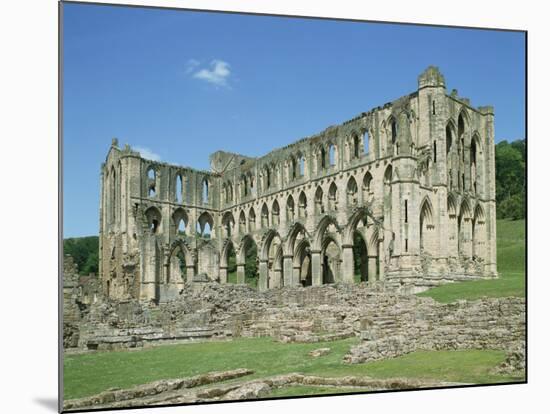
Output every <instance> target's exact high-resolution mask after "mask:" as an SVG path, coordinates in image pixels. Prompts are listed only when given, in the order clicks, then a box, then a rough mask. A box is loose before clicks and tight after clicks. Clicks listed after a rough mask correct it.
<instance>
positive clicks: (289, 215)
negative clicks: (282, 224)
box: [286, 196, 294, 222]
mask: <svg viewBox="0 0 550 414" xmlns="http://www.w3.org/2000/svg"><path fill="white" fill-rule="evenodd" d="M286 219H287V222H291V221H293V220H294V199H293V198H292V196H288V199H287V200H286Z"/></svg>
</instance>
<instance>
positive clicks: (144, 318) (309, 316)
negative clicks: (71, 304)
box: [66, 283, 525, 362]
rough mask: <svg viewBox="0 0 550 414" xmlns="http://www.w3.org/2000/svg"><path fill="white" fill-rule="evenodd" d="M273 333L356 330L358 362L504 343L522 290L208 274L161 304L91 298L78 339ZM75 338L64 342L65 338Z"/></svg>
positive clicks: (102, 345) (520, 334) (512, 336)
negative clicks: (242, 281) (272, 281)
mask: <svg viewBox="0 0 550 414" xmlns="http://www.w3.org/2000/svg"><path fill="white" fill-rule="evenodd" d="M241 336H242V337H257V336H272V337H274V338H275V339H277V340H279V341H283V342H319V341H327V340H334V339H340V338H344V337H349V336H359V337H361V338H362V342H361V344H360V345H358V346H356V347H354V348H353V349H352V350H351V351H350V354H349V355H348V357H347V360H348V361H349V362H362V361H367V360H374V359H379V358H384V357H390V356H396V355H400V354H403V353H407V352H411V351H413V350H415V349H419V348H423V349H462V348H491V349H508V348H510V347H512V346H515V345H517V344H518V343H519V342H521V341H522V340H523V338H524V337H525V302H524V299H521V298H500V299H488V298H484V299H480V300H476V301H471V302H466V301H459V302H456V303H451V304H440V303H437V302H435V301H434V300H432V299H430V298H420V297H416V296H411V295H400V294H397V293H395V292H393V291H391V290H387V289H386V288H385V286H384V284H382V283H378V284H374V285H367V284H359V285H345V284H337V285H325V286H319V287H306V288H301V287H296V288H288V287H287V288H281V289H273V290H269V291H265V292H258V291H255V290H253V289H251V288H248V287H247V286H243V285H220V284H217V283H205V284H202V285H197V286H195V288H194V289H188V290H184V291H183V292H182V294H181V296H180V298H179V299H178V300H176V301H172V302H169V303H165V304H158V305H157V304H155V303H153V302H148V303H143V302H141V303H140V302H137V301H128V302H115V301H109V300H105V301H102V302H97V303H94V304H91V305H90V306H89V312H88V313H87V314H86V315H85V316H84V317H83V318H82V321H81V323H80V329H79V332H78V338H79V339H78V344H76V345H77V347H78V348H80V349H105V350H107V349H118V348H127V347H138V346H147V345H151V344H155V343H161V342H180V341H189V340H199V339H200V340H214V339H228V338H232V337H241ZM70 346H75V344H70V345H69V344H66V347H70Z"/></svg>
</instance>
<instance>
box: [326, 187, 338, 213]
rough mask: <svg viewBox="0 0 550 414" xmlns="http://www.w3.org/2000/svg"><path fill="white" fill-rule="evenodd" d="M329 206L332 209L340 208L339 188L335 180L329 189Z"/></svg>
mask: <svg viewBox="0 0 550 414" xmlns="http://www.w3.org/2000/svg"><path fill="white" fill-rule="evenodd" d="M328 208H329V210H331V211H335V210H338V188H337V187H336V184H335V183H334V182H333V183H332V184H331V185H330V187H329V189H328Z"/></svg>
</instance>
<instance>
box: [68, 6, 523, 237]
mask: <svg viewBox="0 0 550 414" xmlns="http://www.w3.org/2000/svg"><path fill="white" fill-rule="evenodd" d="M63 22H64V28H63V30H64V33H63V65H64V66H63V133H64V141H63V145H64V154H63V155H64V160H63V162H64V174H63V179H64V188H63V191H64V237H76V236H85V235H93V234H98V227H99V217H98V216H99V213H98V207H99V179H100V176H99V172H100V165H101V162H103V161H104V160H105V156H106V154H107V151H108V149H109V146H110V143H111V139H112V138H113V137H117V138H118V139H119V142H120V145H124V144H125V143H129V144H130V145H131V146H132V147H138V148H141V149H142V150H143V151H144V152H149V153H150V156H151V157H154V158H158V159H160V160H162V161H165V162H171V163H177V164H182V165H187V166H191V167H195V168H201V169H208V168H209V165H208V156H209V154H211V153H212V152H214V151H216V150H219V149H224V150H229V151H232V152H238V153H242V154H245V155H250V156H258V155H262V154H265V153H267V152H269V151H270V150H271V149H273V148H277V147H281V146H284V145H287V144H289V143H291V142H293V141H295V140H297V139H300V138H302V137H305V136H308V135H312V134H314V133H317V132H320V131H322V130H323V129H325V128H326V127H328V126H329V125H333V124H338V123H341V122H343V121H345V120H347V119H350V118H352V117H354V116H355V115H357V114H359V113H360V112H363V111H368V110H370V109H371V108H373V107H375V106H379V105H382V104H384V103H386V102H389V101H391V100H393V99H396V98H398V97H400V96H402V95H405V94H407V93H410V92H413V91H415V90H416V88H417V76H418V74H419V73H421V72H422V71H423V70H424V69H425V68H426V67H427V66H429V65H436V66H439V68H440V70H441V71H442V72H443V74H444V76H445V78H446V81H447V89H448V90H449V91H450V90H451V89H453V88H456V89H458V92H459V95H460V96H464V97H468V98H470V99H471V103H472V105H474V106H481V105H493V106H494V107H495V129H496V134H495V137H496V140H497V141H500V140H502V139H507V140H514V139H519V138H524V130H525V111H524V107H525V99H524V76H525V70H524V61H525V47H524V34H523V33H517V32H503V31H488V30H470V29H448V28H432V27H421V26H410V25H392V24H380V23H359V22H344V21H328V20H313V19H294V18H283V17H268V16H248V15H234V14H224V13H204V12H189V11H176V10H160V9H141V8H127V7H113V6H98V5H79V4H67V3H66V4H65V6H64V17H63Z"/></svg>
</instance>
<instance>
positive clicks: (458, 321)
mask: <svg viewBox="0 0 550 414" xmlns="http://www.w3.org/2000/svg"><path fill="white" fill-rule="evenodd" d="M364 328H365V329H364V330H363V331H362V332H361V339H362V341H361V343H360V344H359V345H357V346H354V347H352V348H351V350H350V352H349V353H348V354H347V355H346V357H345V361H347V362H351V363H359V362H368V361H374V360H378V359H384V358H389V357H395V356H399V355H403V354H406V353H409V352H413V351H415V350H418V349H425V350H442V349H504V350H510V349H513V348H515V347H518V346H520V345H521V344H522V343H524V341H525V300H524V299H522V298H498V299H495V298H493V299H480V300H476V301H469V302H468V301H458V302H455V303H450V304H439V303H435V302H432V303H429V302H419V303H418V306H417V307H416V308H415V309H414V310H411V313H410V314H409V315H402V316H401V317H398V318H396V319H394V320H384V319H382V320H381V319H380V318H373V319H369V320H367V321H366V323H365V326H364Z"/></svg>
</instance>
